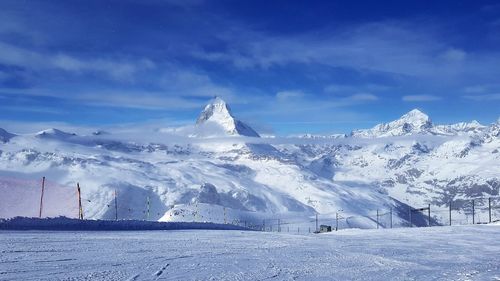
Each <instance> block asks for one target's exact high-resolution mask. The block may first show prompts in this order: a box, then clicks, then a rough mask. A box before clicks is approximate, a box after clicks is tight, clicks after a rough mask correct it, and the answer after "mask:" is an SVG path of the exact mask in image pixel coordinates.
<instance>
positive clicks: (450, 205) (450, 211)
mask: <svg viewBox="0 0 500 281" xmlns="http://www.w3.org/2000/svg"><path fill="white" fill-rule="evenodd" d="M451 202H452V201H450V218H449V219H450V226H451Z"/></svg>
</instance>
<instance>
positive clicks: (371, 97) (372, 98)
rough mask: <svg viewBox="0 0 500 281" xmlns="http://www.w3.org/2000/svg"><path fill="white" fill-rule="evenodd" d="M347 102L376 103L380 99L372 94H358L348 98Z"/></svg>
mask: <svg viewBox="0 0 500 281" xmlns="http://www.w3.org/2000/svg"><path fill="white" fill-rule="evenodd" d="M346 100H351V101H376V100H378V97H377V96H375V95H373V94H370V93H357V94H354V95H351V96H348V97H347V98H346Z"/></svg>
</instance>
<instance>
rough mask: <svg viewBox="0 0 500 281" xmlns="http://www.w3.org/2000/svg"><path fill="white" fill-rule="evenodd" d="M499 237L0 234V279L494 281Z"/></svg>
mask: <svg viewBox="0 0 500 281" xmlns="http://www.w3.org/2000/svg"><path fill="white" fill-rule="evenodd" d="M499 231H500V226H499V225H482V226H478V225H476V226H467V227H463V226H462V227H459V226H457V227H432V228H411V229H410V228H405V229H384V230H346V231H339V232H333V233H327V234H317V235H315V234H299V235H297V234H286V233H270V232H246V231H213V230H212V231H201V230H181V231H143V232H141V231H133V232H122V231H113V232H108V231H102V232H72V231H63V232H61V231H56V232H51V231H0V253H1V254H0V279H1V280H500V255H498V253H499V252H500V242H499V240H498V233H499Z"/></svg>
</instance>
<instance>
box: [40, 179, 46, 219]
mask: <svg viewBox="0 0 500 281" xmlns="http://www.w3.org/2000/svg"><path fill="white" fill-rule="evenodd" d="M44 191H45V177H42V193H41V194H40V212H39V213H38V217H39V218H41V217H42V209H43V192H44Z"/></svg>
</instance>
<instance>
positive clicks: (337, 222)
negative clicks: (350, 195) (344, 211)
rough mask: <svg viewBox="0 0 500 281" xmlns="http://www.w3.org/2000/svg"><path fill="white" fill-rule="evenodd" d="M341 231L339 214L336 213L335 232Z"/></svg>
mask: <svg viewBox="0 0 500 281" xmlns="http://www.w3.org/2000/svg"><path fill="white" fill-rule="evenodd" d="M338 230H339V213H338V212H336V213H335V231H338Z"/></svg>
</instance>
